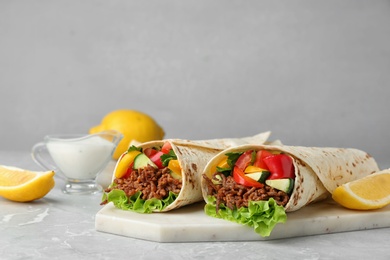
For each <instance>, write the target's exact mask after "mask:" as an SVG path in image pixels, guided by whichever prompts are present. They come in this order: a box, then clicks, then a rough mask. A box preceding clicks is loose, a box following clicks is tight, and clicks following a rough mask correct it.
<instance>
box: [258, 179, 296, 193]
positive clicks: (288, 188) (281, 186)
mask: <svg viewBox="0 0 390 260" xmlns="http://www.w3.org/2000/svg"><path fill="white" fill-rule="evenodd" d="M265 184H267V185H268V186H271V187H272V188H275V189H278V190H281V191H284V192H285V193H287V194H290V193H291V192H292V190H293V188H294V180H293V179H291V178H287V179H275V180H266V181H265Z"/></svg>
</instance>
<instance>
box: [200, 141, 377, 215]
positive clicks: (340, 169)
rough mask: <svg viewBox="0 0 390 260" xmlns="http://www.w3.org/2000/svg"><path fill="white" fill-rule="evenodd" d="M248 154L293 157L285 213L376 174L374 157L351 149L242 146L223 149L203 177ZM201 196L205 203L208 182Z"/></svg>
mask: <svg viewBox="0 0 390 260" xmlns="http://www.w3.org/2000/svg"><path fill="white" fill-rule="evenodd" d="M248 150H255V151H258V150H269V151H279V152H282V153H285V154H287V155H289V156H290V157H292V159H293V164H294V168H295V182H294V189H293V191H292V193H291V196H290V199H289V201H288V203H287V204H286V205H285V210H286V212H291V211H296V210H298V209H300V208H302V207H304V206H305V205H307V204H309V203H312V202H314V201H318V200H321V199H324V198H326V197H328V196H329V195H330V194H331V193H332V192H333V191H334V190H335V189H336V188H337V187H338V186H340V185H342V184H344V183H347V182H350V181H353V180H356V179H360V178H363V177H364V176H366V175H369V174H372V173H374V172H377V171H379V168H378V165H377V163H376V161H375V160H374V158H373V157H371V156H370V155H369V154H367V153H366V152H364V151H361V150H357V149H352V148H332V147H325V148H320V147H302V146H285V145H282V146H275V145H242V146H239V147H234V148H229V149H226V150H224V151H222V152H220V153H219V154H217V155H216V156H214V157H213V158H212V159H211V160H210V161H209V163H208V164H207V165H206V166H205V170H204V174H205V175H206V176H207V177H209V178H210V177H211V176H212V175H213V173H214V172H213V169H215V167H216V165H218V163H219V162H220V161H222V159H223V158H224V157H226V155H225V154H226V153H229V152H245V151H248ZM201 183H202V194H203V198H204V200H205V201H206V202H207V201H208V199H207V196H208V186H207V181H206V180H205V179H204V178H202V181H201Z"/></svg>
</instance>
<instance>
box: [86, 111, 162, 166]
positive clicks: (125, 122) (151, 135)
mask: <svg viewBox="0 0 390 260" xmlns="http://www.w3.org/2000/svg"><path fill="white" fill-rule="evenodd" d="M105 130H116V131H118V132H120V133H122V134H123V138H122V140H121V141H120V142H119V144H118V146H117V148H116V150H115V152H114V154H113V156H112V157H113V159H115V160H117V159H119V157H120V156H121V155H122V154H123V153H124V152H125V151H127V149H128V148H129V145H130V142H131V141H137V142H141V143H142V142H147V141H152V140H161V139H163V137H164V135H165V133H164V130H163V129H162V128H161V126H159V125H158V124H157V122H156V121H155V120H154V119H153V118H152V117H150V116H149V115H147V114H145V113H142V112H140V111H136V110H129V109H120V110H115V111H112V112H110V113H108V114H107V115H105V116H104V118H103V120H102V121H101V123H100V125H97V126H94V127H92V128H91V129H89V133H90V134H94V133H98V132H101V131H105Z"/></svg>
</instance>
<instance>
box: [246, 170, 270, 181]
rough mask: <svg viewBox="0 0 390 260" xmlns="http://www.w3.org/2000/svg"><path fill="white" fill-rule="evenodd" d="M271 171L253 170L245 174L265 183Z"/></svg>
mask: <svg viewBox="0 0 390 260" xmlns="http://www.w3.org/2000/svg"><path fill="white" fill-rule="evenodd" d="M270 174H271V173H270V172H269V171H261V172H251V173H247V174H245V176H246V177H249V178H251V179H253V180H255V181H258V182H261V183H265V180H266V179H267V178H268V176H269V175H270Z"/></svg>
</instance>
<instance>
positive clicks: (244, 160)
mask: <svg viewBox="0 0 390 260" xmlns="http://www.w3.org/2000/svg"><path fill="white" fill-rule="evenodd" d="M252 152H253V151H252V150H249V151H246V152H245V153H243V154H241V155H240V157H238V159H237V161H236V163H235V166H237V167H238V168H240V170H242V171H244V170H245V168H246V167H247V166H248V165H249V164H250V163H251V161H252Z"/></svg>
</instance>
